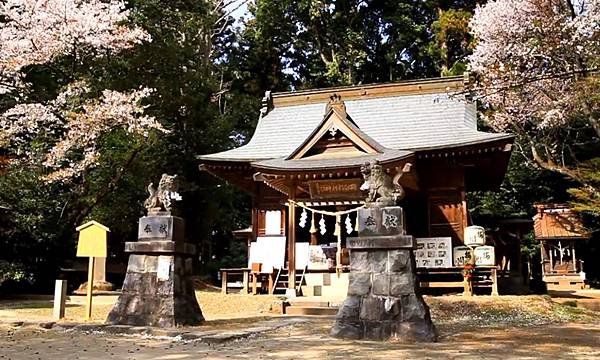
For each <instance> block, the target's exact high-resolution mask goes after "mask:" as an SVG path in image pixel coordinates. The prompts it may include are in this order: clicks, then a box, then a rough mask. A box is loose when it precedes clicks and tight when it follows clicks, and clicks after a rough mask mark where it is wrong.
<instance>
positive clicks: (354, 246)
mask: <svg viewBox="0 0 600 360" xmlns="http://www.w3.org/2000/svg"><path fill="white" fill-rule="evenodd" d="M358 219H359V231H358V237H355V238H348V239H347V247H348V249H349V250H350V283H349V287H348V296H347V298H346V300H345V301H344V303H343V304H342V306H341V307H340V309H339V311H338V313H337V316H336V321H335V325H334V326H333V328H332V329H331V335H332V336H334V337H338V338H344V339H371V340H387V339H393V340H406V341H437V333H436V329H435V326H434V325H433V323H432V322H431V316H430V314H429V307H428V306H427V304H426V303H425V301H424V300H423V298H422V297H421V295H420V294H419V292H418V286H419V285H418V283H417V277H416V273H415V258H414V254H413V249H414V248H415V241H414V238H413V237H412V236H410V235H406V234H405V231H404V226H403V222H402V219H403V214H402V208H400V207H385V208H369V209H361V210H359V213H358Z"/></svg>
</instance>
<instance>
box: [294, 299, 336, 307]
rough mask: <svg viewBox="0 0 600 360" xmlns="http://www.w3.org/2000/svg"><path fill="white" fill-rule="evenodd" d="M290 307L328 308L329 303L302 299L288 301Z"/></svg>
mask: <svg viewBox="0 0 600 360" xmlns="http://www.w3.org/2000/svg"><path fill="white" fill-rule="evenodd" d="M288 302H289V303H290V306H305V307H329V306H330V304H329V301H319V300H303V299H302V298H297V299H289V300H288Z"/></svg>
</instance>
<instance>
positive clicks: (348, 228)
mask: <svg viewBox="0 0 600 360" xmlns="http://www.w3.org/2000/svg"><path fill="white" fill-rule="evenodd" d="M345 225H346V234H348V235H350V234H352V231H354V229H353V228H352V220H350V214H348V215H346V222H345Z"/></svg>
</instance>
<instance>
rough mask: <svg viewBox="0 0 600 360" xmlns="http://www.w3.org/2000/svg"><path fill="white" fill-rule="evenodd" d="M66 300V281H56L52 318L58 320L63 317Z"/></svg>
mask: <svg viewBox="0 0 600 360" xmlns="http://www.w3.org/2000/svg"><path fill="white" fill-rule="evenodd" d="M66 299H67V280H56V283H55V285H54V309H53V311H52V317H53V318H54V320H60V319H62V318H64V317H65V302H66Z"/></svg>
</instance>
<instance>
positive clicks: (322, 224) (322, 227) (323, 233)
mask: <svg viewBox="0 0 600 360" xmlns="http://www.w3.org/2000/svg"><path fill="white" fill-rule="evenodd" d="M319 228H320V230H321V235H325V233H326V232H327V228H326V227H325V218H324V217H323V215H321V220H319Z"/></svg>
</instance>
